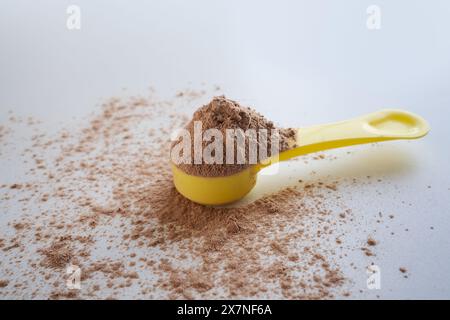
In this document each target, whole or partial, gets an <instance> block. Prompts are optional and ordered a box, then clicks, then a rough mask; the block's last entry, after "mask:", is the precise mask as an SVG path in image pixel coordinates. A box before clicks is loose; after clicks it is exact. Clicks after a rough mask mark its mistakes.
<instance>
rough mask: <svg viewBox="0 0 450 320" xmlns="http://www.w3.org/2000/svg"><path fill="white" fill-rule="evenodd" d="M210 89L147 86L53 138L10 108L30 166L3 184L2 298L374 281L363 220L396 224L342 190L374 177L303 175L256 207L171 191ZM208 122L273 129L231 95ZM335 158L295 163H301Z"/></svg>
mask: <svg viewBox="0 0 450 320" xmlns="http://www.w3.org/2000/svg"><path fill="white" fill-rule="evenodd" d="M216 91H217V90H216ZM208 94H211V93H208ZM205 95H206V93H204V92H203V93H201V94H199V93H198V92H195V91H192V90H187V91H183V92H180V93H178V94H177V95H176V97H173V98H168V99H162V98H160V97H158V96H157V95H156V93H155V92H154V91H153V90H150V92H149V94H145V95H143V96H132V97H124V98H111V99H109V100H107V101H105V102H104V103H103V104H102V105H101V106H99V107H98V108H96V109H95V110H94V113H93V114H91V115H89V116H88V117H87V118H85V119H83V121H77V122H74V123H72V124H70V123H69V124H67V125H64V127H62V128H60V129H58V130H56V132H54V133H51V132H49V130H48V125H47V124H46V122H45V121H42V122H41V121H39V120H37V119H33V118H28V117H27V118H23V117H18V116H16V115H15V114H13V112H12V111H11V114H10V117H11V118H10V120H9V121H8V122H7V123H6V124H5V125H4V126H3V127H0V159H1V160H2V161H3V162H2V163H5V165H8V164H9V165H11V166H12V167H13V168H15V167H14V166H16V164H17V163H20V167H21V168H23V170H24V171H25V172H23V174H21V175H20V176H19V175H17V176H15V175H14V176H13V177H10V178H9V179H8V180H7V177H2V178H3V179H4V181H2V184H0V210H1V212H2V223H3V225H2V227H3V229H2V231H3V230H5V231H6V232H4V233H3V232H2V234H1V235H0V256H1V259H0V299H17V298H23V297H29V298H32V299H133V298H136V299H200V298H202V299H330V298H340V297H348V296H349V294H350V293H352V292H356V290H357V287H356V286H355V283H354V281H353V280H352V279H349V278H348V276H349V274H350V272H351V271H352V270H348V268H349V267H351V268H352V269H354V270H353V272H359V273H360V274H364V275H365V274H366V265H370V264H371V263H373V262H375V261H374V260H373V259H374V258H373V257H374V256H375V254H376V253H377V252H378V251H379V250H381V248H379V246H371V247H370V250H371V251H370V255H369V254H367V253H366V252H364V251H361V250H360V248H359V246H356V247H355V243H365V242H366V241H367V239H368V234H370V237H371V238H372V237H373V239H378V235H377V231H376V230H373V229H370V230H368V229H367V226H369V227H371V224H367V223H366V222H367V221H366V220H363V219H367V218H368V217H369V218H371V219H373V221H378V220H379V221H380V223H389V222H391V221H393V220H392V219H390V218H387V221H386V222H383V221H384V220H383V218H382V217H380V216H378V212H374V213H373V214H372V215H371V214H370V212H362V213H361V212H359V211H358V210H352V209H351V208H350V207H348V205H347V201H348V200H347V199H346V198H345V197H344V195H348V194H351V193H352V192H357V191H358V189H360V186H362V185H367V186H368V185H370V184H372V183H374V184H375V186H376V185H377V180H374V181H372V180H371V179H369V178H365V177H364V178H357V177H349V178H345V177H344V178H341V177H339V179H338V177H337V176H333V175H331V176H323V175H322V176H319V175H318V174H316V173H315V172H314V171H310V172H309V173H304V172H303V173H301V174H300V173H296V172H295V171H293V172H292V176H290V178H292V179H290V180H289V179H288V181H286V182H287V183H288V185H286V187H285V188H283V189H280V190H276V191H274V192H273V193H270V194H267V195H261V197H259V198H258V199H256V200H254V201H252V202H250V203H242V204H241V205H239V206H236V207H208V206H202V205H199V204H196V203H193V202H191V201H189V200H187V199H186V198H184V197H183V196H182V195H180V194H179V193H178V192H177V190H176V189H175V187H174V185H173V182H172V173H171V170H170V166H169V161H168V155H169V151H170V147H171V141H169V139H168V138H169V135H170V133H171V132H172V131H174V130H175V129H176V128H179V127H181V126H182V125H183V124H186V123H187V122H188V121H189V118H188V115H191V114H192V112H193V110H195V106H196V105H199V104H200V101H203V98H204V96H205ZM200 99H202V100H200ZM220 104H222V106H221V107H220V106H218V105H220ZM210 109H219V111H220V112H212V110H210ZM216 111H217V110H216ZM238 111H239V112H241V111H243V112H244V113H242V114H239V112H238ZM244 114H245V115H244ZM214 115H216V116H214ZM218 115H222V118H220V116H219V117H218V118H217V116H218ZM233 115H234V116H236V115H239V116H240V118H239V119H240V121H238V117H235V118H236V119H235V120H233V121H231V118H232V116H233ZM243 115H244V116H243ZM200 118H202V119H204V123H203V125H204V127H205V128H206V127H218V128H219V129H221V128H222V126H221V124H222V125H223V127H226V126H228V125H230V126H233V125H235V126H237V127H243V128H245V127H267V128H268V127H273V124H270V122H268V121H267V120H265V119H264V118H263V117H262V116H260V115H258V114H257V113H255V112H254V111H252V110H250V109H248V108H243V107H240V106H239V105H237V104H236V103H235V102H232V101H231V100H228V99H225V98H223V97H218V98H214V99H213V101H212V102H211V103H209V104H207V105H206V106H204V107H202V108H201V109H200V110H198V111H197V112H196V113H195V114H194V119H200ZM220 121H222V122H220ZM188 126H189V125H188ZM2 128H3V129H2ZM27 129H28V131H27ZM2 134H3V136H2ZM288 136H289V135H287V137H288ZM17 141H26V142H27V143H26V144H25V145H24V146H23V147H19V146H17V144H16V143H15V142H17ZM8 159H10V160H8ZM334 160H336V159H335V157H334V156H333V155H332V154H324V155H317V154H316V155H310V156H308V155H307V156H305V157H301V158H297V161H301V162H302V163H304V164H305V168H307V166H306V164H308V163H310V162H312V161H317V162H327V161H334ZM190 168H191V169H192V168H197V169H202V168H203V169H204V168H210V167H204V166H203V165H200V166H190ZM218 168H220V166H218ZM240 168H242V167H238V168H236V169H240ZM197 169H192V170H197ZM227 172H228V171H227ZM200 173H202V172H201V170H200ZM223 173H224V172H223V171H222V173H221V174H223ZM209 174H214V173H211V172H210V173H209ZM216 174H217V173H216ZM226 174H228V173H226ZM305 174H307V176H306V177H305ZM300 177H302V179H303V177H305V179H308V182H307V183H306V182H303V180H300V179H299V178H300ZM386 227H389V225H386ZM377 229H380V228H377ZM354 230H360V232H359V233H358V234H356V235H355V234H353V233H352V232H353V231H354ZM372 251H373V253H372ZM352 252H357V253H359V254H360V255H362V256H363V257H362V261H360V259H355V260H353V254H351V253H352ZM71 266H72V267H74V268H75V267H78V268H79V271H80V279H79V280H80V285H81V290H76V289H71V288H69V287H68V286H67V280H68V273H67V270H69V269H68V268H69V267H71ZM343 266H344V267H343ZM74 268H72V269H74ZM75 269H76V268H75ZM405 272H406V271H405ZM408 274H409V273H408ZM408 274H404V276H407V275H408Z"/></svg>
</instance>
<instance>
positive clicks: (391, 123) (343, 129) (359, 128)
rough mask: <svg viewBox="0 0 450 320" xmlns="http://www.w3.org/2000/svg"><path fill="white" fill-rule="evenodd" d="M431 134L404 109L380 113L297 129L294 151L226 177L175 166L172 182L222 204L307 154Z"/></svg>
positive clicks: (189, 195) (211, 202)
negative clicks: (268, 170)
mask: <svg viewBox="0 0 450 320" xmlns="http://www.w3.org/2000/svg"><path fill="white" fill-rule="evenodd" d="M428 131H429V126H428V124H427V122H426V121H425V120H424V119H422V118H421V117H419V116H417V115H414V114H412V113H409V112H406V111H402V110H381V111H378V112H374V113H371V114H368V115H365V116H362V117H358V118H355V119H351V120H347V121H342V122H336V123H331V124H324V125H317V126H312V127H307V128H300V129H298V130H297V135H296V138H295V140H293V141H292V143H291V145H292V146H294V145H296V147H293V148H292V149H289V150H287V151H284V152H281V153H280V154H279V155H278V157H277V156H276V157H273V158H271V159H269V161H265V162H264V164H257V165H254V166H252V167H250V168H247V169H245V170H243V171H241V172H239V173H237V174H233V175H229V176H225V177H200V176H193V175H189V174H187V173H185V172H184V171H182V170H180V169H179V168H178V167H177V166H175V165H174V164H173V163H172V172H173V182H174V184H175V187H176V188H177V190H178V191H179V192H180V193H181V194H182V195H183V196H185V197H186V198H188V199H190V200H192V201H194V202H197V203H200V204H205V205H223V204H227V203H230V202H234V201H237V200H239V199H241V198H243V197H244V196H245V195H246V194H247V193H249V192H250V190H252V188H253V187H254V186H255V184H256V177H257V174H258V172H259V171H260V170H261V169H262V168H264V167H267V166H269V165H271V164H273V163H275V162H277V161H284V160H288V159H290V158H293V157H297V156H301V155H304V154H308V153H312V152H317V151H323V150H328V149H334V148H341V147H347V146H351V145H357V144H365V143H372V142H380V141H387V140H397V139H417V138H421V137H423V136H425V135H426V134H427V133H428Z"/></svg>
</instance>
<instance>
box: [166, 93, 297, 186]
mask: <svg viewBox="0 0 450 320" xmlns="http://www.w3.org/2000/svg"><path fill="white" fill-rule="evenodd" d="M197 121H200V122H201V124H202V132H204V131H205V130H208V129H218V130H219V131H220V132H221V133H222V135H223V137H224V139H223V150H226V144H227V135H226V130H227V129H241V130H243V131H246V130H248V129H254V130H261V129H266V130H267V146H266V147H267V148H266V150H267V156H272V155H275V154H271V141H272V132H274V130H277V132H278V134H279V148H278V150H279V151H280V152H282V151H285V150H287V149H289V146H290V145H292V141H293V140H294V137H295V135H296V130H294V129H291V128H288V129H282V128H277V127H275V125H274V124H273V122H272V121H269V120H267V119H266V118H265V117H264V116H262V115H261V114H259V113H258V112H256V111H255V110H253V109H251V108H249V107H244V106H241V105H240V104H239V103H237V102H236V101H233V100H230V99H227V98H226V97H225V96H217V97H214V98H213V99H212V100H211V102H209V103H208V104H206V105H204V106H202V107H201V108H199V109H198V110H197V111H196V112H195V113H194V115H193V117H192V119H191V121H189V123H188V124H187V125H186V127H185V129H187V130H188V131H189V134H190V137H191V155H194V153H195V152H198V150H195V146H194V133H195V132H194V125H195V122H197ZM257 139H258V140H257V141H256V143H257V144H260V143H262V141H260V140H259V135H258V136H257ZM250 140H251V137H246V138H245V144H244V145H243V146H240V145H238V144H237V143H236V142H233V143H234V146H235V148H234V155H233V156H234V158H233V159H234V160H235V161H234V162H233V163H232V164H230V163H227V161H226V154H225V152H224V154H223V161H222V163H220V164H219V163H213V164H211V163H206V162H205V159H202V163H200V164H196V163H194V156H192V157H190V163H181V164H178V167H179V168H180V169H181V170H183V171H184V172H186V173H188V174H190V175H196V176H206V177H217V176H228V175H232V174H235V173H238V172H240V171H242V170H245V169H247V168H248V167H250V166H251V165H252V163H251V162H250V161H249V152H248V150H249V145H250V144H251V142H250ZM179 141H180V140H177V141H175V142H174V143H173V144H172V147H173V146H175V145H176V144H177V143H179ZM209 143H210V142H209V141H205V140H202V150H203V148H205V147H206V146H207V145H208V144H209ZM238 153H242V154H243V155H244V160H245V161H244V163H242V164H240V163H236V160H237V154H238ZM260 160H261V159H260Z"/></svg>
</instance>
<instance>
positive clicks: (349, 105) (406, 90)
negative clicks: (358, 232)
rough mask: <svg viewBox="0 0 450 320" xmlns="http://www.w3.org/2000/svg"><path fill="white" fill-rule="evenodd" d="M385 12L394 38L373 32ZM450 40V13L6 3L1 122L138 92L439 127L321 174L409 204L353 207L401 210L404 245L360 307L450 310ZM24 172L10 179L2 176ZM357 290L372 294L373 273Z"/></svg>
mask: <svg viewBox="0 0 450 320" xmlns="http://www.w3.org/2000/svg"><path fill="white" fill-rule="evenodd" d="M69 4H77V5H79V6H80V8H81V30H77V31H69V30H68V29H67V28H66V19H67V14H66V9H67V6H68V5H69ZM372 4H376V5H378V6H379V7H380V8H381V29H380V30H369V29H368V28H367V26H366V19H367V13H366V9H367V7H368V6H369V5H372ZM449 32H450V3H449V2H448V1H364V0H358V1H356V0H354V1H331V0H330V1H324V0H319V1H317V0H316V1H230V0H227V1H217V0H215V1H207V0H204V1H200V0H190V1H182V0H180V1H172V0H171V1H100V0H95V1H92V0H89V1H81V0H77V1H75V0H74V1H21V0H2V1H1V5H0V120H1V123H4V122H5V121H6V119H7V118H8V117H9V116H8V113H7V111H8V110H13V111H14V112H15V113H16V114H18V115H24V116H28V115H33V116H36V117H38V118H41V119H46V121H47V122H48V123H49V124H52V123H57V122H64V121H67V120H69V119H72V117H74V116H76V117H78V116H83V115H86V114H88V113H89V112H91V111H92V110H94V106H95V104H97V103H98V102H100V101H102V99H104V98H107V97H110V96H113V95H117V94H120V93H122V89H123V88H124V87H126V88H128V92H129V93H130V92H132V93H134V92H135V93H140V92H144V91H145V90H147V89H148V87H149V86H153V87H155V89H156V90H157V91H158V92H159V93H160V94H161V95H173V93H174V92H176V91H177V90H179V89H183V88H194V89H195V88H202V83H205V84H206V85H207V86H208V85H209V86H213V85H220V87H221V88H222V90H223V92H224V93H225V94H226V95H227V96H229V97H230V98H233V99H236V100H238V101H240V102H242V103H244V104H247V105H252V106H255V107H256V108H257V109H258V111H260V112H261V113H263V114H265V115H266V116H267V117H268V118H271V119H273V120H275V121H276V122H277V123H279V124H282V125H284V126H286V127H287V126H292V127H299V126H306V125H310V124H316V123H322V122H330V121H336V120H342V119H346V118H350V117H353V116H357V115H360V114H364V113H368V112H372V111H375V110H377V109H380V108H404V109H407V110H410V111H413V112H416V113H418V114H420V115H422V116H423V117H424V118H426V119H427V120H428V121H429V123H430V125H431V128H432V130H431V133H430V134H429V135H428V136H427V137H426V138H424V139H422V140H418V141H413V142H410V143H407V142H401V141H400V142H392V143H387V144H385V145H383V146H381V145H380V146H379V147H377V148H375V149H374V148H362V149H357V150H359V153H357V155H354V156H348V157H345V156H343V157H340V158H339V160H338V161H337V162H331V163H329V164H322V165H320V166H321V167H318V170H320V171H319V172H321V174H322V173H323V174H324V175H325V174H331V175H333V176H336V177H340V176H346V177H352V176H365V175H375V176H377V175H378V176H380V177H381V176H382V177H383V182H380V184H379V185H378V186H377V187H376V189H377V190H383V189H384V190H389V187H388V186H386V188H385V187H384V186H383V183H385V181H387V182H388V183H389V185H392V184H395V185H396V186H397V187H398V188H400V193H399V195H398V196H396V197H397V199H394V197H393V196H392V195H391V194H389V192H384V193H383V192H381V193H380V194H378V193H375V190H374V188H375V187H373V186H372V187H367V188H368V189H367V190H366V189H364V188H362V189H361V190H360V193H361V194H360V195H359V196H358V199H359V200H357V199H356V197H352V199H353V200H351V201H353V203H352V207H354V208H357V211H358V210H359V211H360V214H365V213H366V212H368V211H370V212H372V213H373V212H375V213H376V212H378V211H383V212H389V211H395V215H396V222H395V224H394V226H392V228H391V230H390V231H395V233H396V234H397V237H396V238H395V241H393V240H392V239H391V238H389V237H387V236H386V237H385V238H381V239H379V240H380V245H379V246H378V248H377V250H378V251H379V252H378V254H377V257H376V258H375V260H376V263H377V265H379V266H380V268H381V271H382V289H381V290H378V291H377V292H366V291H365V292H363V293H361V295H360V296H358V295H356V296H353V297H362V298H364V297H375V296H376V295H379V296H381V297H382V298H450V266H449V264H450V239H449V237H450V236H449V232H450V218H449V214H450V205H449V202H450V201H449V200H448V198H449V195H450V169H449V168H450V166H449V160H450V149H449V142H448V139H449V137H450V128H449V126H448V124H447V122H448V121H449V120H450V111H449V107H450V106H449V104H450V40H449V39H450V35H449ZM308 169H311V168H308ZM16 171H19V169H18V168H14V167H12V168H11V167H5V166H2V167H1V168H0V172H1V176H0V177H4V178H5V179H6V180H7V178H6V177H10V178H11V179H13V178H12V176H13V175H14V172H16ZM262 180H263V181H262V182H261V183H262V184H264V179H262ZM274 181H275V180H273V179H272V180H271V183H272V182H274ZM280 181H281V182H280ZM277 183H279V184H283V179H282V177H280V178H279V179H278V180H277ZM266 184H267V183H266ZM428 186H431V188H428ZM258 188H259V189H261V188H263V189H264V187H263V186H261V185H258ZM371 188H372V189H371ZM257 192H258V191H257ZM349 201H350V200H349ZM399 201H404V202H405V203H407V204H408V203H410V204H411V205H410V206H408V205H404V206H401V205H399V204H398V203H397V202H399ZM0 219H1V217H0ZM430 226H433V227H434V230H433V231H430V229H429V228H430ZM0 227H2V228H3V227H4V224H2V225H0ZM406 227H407V228H408V229H409V231H408V232H404V229H405V228H406ZM390 231H389V232H390ZM381 234H382V232H381ZM360 256H361V255H360V254H359V255H358V257H354V258H355V259H360V260H361V259H364V258H361V257H360ZM399 266H406V267H407V268H408V271H409V272H410V276H409V279H406V280H405V279H403V278H402V277H401V276H400V275H399V274H398V267H399ZM354 278H355V286H356V287H364V284H363V283H365V279H366V275H365V274H363V275H355V277H354Z"/></svg>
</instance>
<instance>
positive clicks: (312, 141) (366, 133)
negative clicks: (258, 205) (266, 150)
mask: <svg viewBox="0 0 450 320" xmlns="http://www.w3.org/2000/svg"><path fill="white" fill-rule="evenodd" d="M428 131H429V126H428V124H427V122H426V121H425V120H424V119H423V118H422V117H420V116H418V115H415V114H413V113H410V112H406V111H403V110H395V109H384V110H380V111H377V112H374V113H370V114H367V115H364V116H361V117H358V118H354V119H350V120H346V121H341V122H335V123H330V124H323V125H316V126H311V127H306V128H300V129H298V130H297V134H296V138H295V140H294V141H292V145H294V143H295V146H294V147H293V148H292V149H289V150H286V151H284V152H281V153H280V154H279V155H278V156H275V157H272V158H270V159H269V160H268V161H265V162H264V163H261V164H259V165H257V166H256V169H257V170H258V171H259V170H260V169H262V168H264V167H267V166H269V165H271V164H273V163H275V162H278V161H284V160H288V159H290V158H293V157H297V156H301V155H305V154H308V153H313V152H317V151H324V150H329V149H335V148H342V147H347V146H352V145H358V144H366V143H372V142H380V141H387V140H398V139H418V138H421V137H423V136H425V135H426V134H427V133H428Z"/></svg>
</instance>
